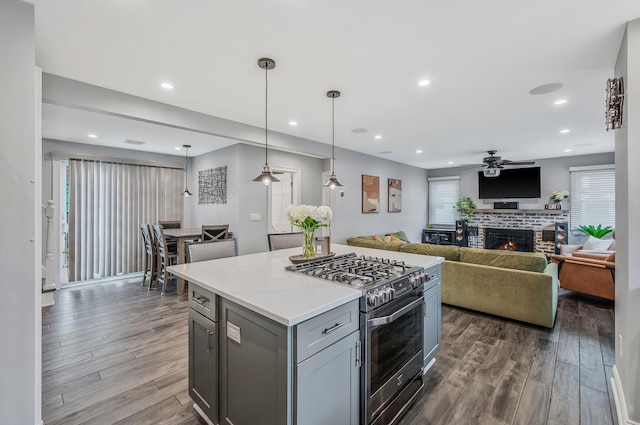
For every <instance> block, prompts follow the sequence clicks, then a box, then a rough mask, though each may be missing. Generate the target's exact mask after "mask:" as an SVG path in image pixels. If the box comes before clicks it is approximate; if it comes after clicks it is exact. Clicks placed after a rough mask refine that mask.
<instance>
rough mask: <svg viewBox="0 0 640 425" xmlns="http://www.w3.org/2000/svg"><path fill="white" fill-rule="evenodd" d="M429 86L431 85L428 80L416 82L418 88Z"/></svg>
mask: <svg viewBox="0 0 640 425" xmlns="http://www.w3.org/2000/svg"><path fill="white" fill-rule="evenodd" d="M429 84H431V81H429V80H420V81H418V85H419V86H420V87H424V86H428V85H429Z"/></svg>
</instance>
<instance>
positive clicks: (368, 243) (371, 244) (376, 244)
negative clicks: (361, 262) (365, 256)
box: [347, 236, 404, 251]
mask: <svg viewBox="0 0 640 425" xmlns="http://www.w3.org/2000/svg"><path fill="white" fill-rule="evenodd" d="M347 245H351V246H361V247H363V248H373V249H386V250H387V251H400V247H401V246H403V245H404V243H393V242H385V241H376V240H374V239H373V237H360V236H359V237H357V238H347Z"/></svg>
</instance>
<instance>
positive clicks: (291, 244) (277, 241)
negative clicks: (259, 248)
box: [267, 232, 304, 251]
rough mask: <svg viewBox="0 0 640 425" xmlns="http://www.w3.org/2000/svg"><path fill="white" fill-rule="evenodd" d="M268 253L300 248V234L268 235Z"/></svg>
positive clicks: (301, 235)
mask: <svg viewBox="0 0 640 425" xmlns="http://www.w3.org/2000/svg"><path fill="white" fill-rule="evenodd" d="M267 239H268V241H269V251H275V250H277V249H287V248H296V247H301V246H302V244H303V243H304V236H303V234H302V232H295V233H268V234H267Z"/></svg>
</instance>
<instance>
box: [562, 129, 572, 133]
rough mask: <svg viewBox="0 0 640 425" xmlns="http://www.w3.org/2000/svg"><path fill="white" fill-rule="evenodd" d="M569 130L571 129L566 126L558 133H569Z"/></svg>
mask: <svg viewBox="0 0 640 425" xmlns="http://www.w3.org/2000/svg"><path fill="white" fill-rule="evenodd" d="M570 132H571V130H569V129H568V128H565V129H563V130H560V134H567V133H570Z"/></svg>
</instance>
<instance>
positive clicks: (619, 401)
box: [611, 365, 640, 425]
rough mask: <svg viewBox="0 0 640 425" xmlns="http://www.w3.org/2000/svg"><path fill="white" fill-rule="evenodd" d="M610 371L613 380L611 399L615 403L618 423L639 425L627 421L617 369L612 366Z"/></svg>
mask: <svg viewBox="0 0 640 425" xmlns="http://www.w3.org/2000/svg"><path fill="white" fill-rule="evenodd" d="M612 369H613V378H611V387H612V388H613V399H614V401H615V403H616V413H617V416H618V423H619V424H621V425H640V423H638V422H636V421H632V420H631V419H629V412H627V402H626V401H625V399H624V391H623V390H622V382H621V381H620V375H619V374H618V368H616V367H615V365H614V366H613V368H612Z"/></svg>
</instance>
